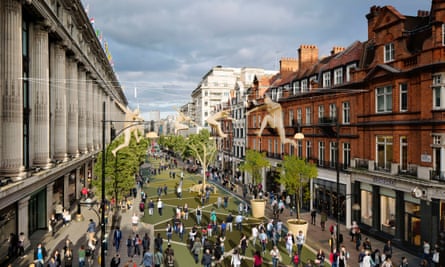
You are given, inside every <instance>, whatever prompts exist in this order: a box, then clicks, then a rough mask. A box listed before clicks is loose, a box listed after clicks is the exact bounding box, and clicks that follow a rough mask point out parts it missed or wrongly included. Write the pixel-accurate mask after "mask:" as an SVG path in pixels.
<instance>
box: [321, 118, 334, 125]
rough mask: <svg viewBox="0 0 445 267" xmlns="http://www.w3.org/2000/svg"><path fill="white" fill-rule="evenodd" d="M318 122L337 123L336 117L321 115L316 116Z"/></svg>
mask: <svg viewBox="0 0 445 267" xmlns="http://www.w3.org/2000/svg"><path fill="white" fill-rule="evenodd" d="M318 123H320V124H335V123H337V118H336V117H321V118H318Z"/></svg>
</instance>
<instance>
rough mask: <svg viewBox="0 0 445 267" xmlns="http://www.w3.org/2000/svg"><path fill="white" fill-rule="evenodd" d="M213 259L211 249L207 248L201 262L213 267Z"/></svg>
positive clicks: (205, 266)
mask: <svg viewBox="0 0 445 267" xmlns="http://www.w3.org/2000/svg"><path fill="white" fill-rule="evenodd" d="M212 261H213V260H212V254H211V253H210V249H206V250H205V252H204V254H203V255H202V259H201V264H202V266H204V267H211V266H212Z"/></svg>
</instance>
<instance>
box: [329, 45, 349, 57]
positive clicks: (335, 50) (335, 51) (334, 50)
mask: <svg viewBox="0 0 445 267" xmlns="http://www.w3.org/2000/svg"><path fill="white" fill-rule="evenodd" d="M345 49H346V48H344V47H342V46H334V47H332V50H331V55H332V56H333V55H336V54H338V53H340V52H343V51H345Z"/></svg>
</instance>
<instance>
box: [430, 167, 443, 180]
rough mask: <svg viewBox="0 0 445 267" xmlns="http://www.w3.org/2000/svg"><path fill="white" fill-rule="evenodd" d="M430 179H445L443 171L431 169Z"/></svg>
mask: <svg viewBox="0 0 445 267" xmlns="http://www.w3.org/2000/svg"><path fill="white" fill-rule="evenodd" d="M430 179H431V180H436V181H445V172H444V171H439V170H431V171H430Z"/></svg>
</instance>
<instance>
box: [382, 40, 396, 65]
mask: <svg viewBox="0 0 445 267" xmlns="http://www.w3.org/2000/svg"><path fill="white" fill-rule="evenodd" d="M383 54H384V56H383V62H384V63H388V62H392V61H394V60H395V47H394V43H387V44H385V46H384V52H383Z"/></svg>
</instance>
